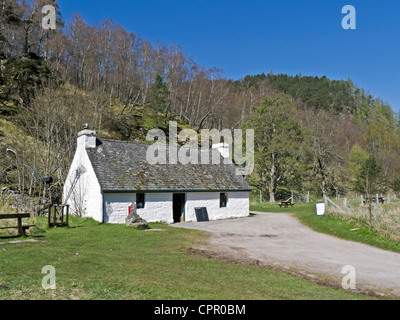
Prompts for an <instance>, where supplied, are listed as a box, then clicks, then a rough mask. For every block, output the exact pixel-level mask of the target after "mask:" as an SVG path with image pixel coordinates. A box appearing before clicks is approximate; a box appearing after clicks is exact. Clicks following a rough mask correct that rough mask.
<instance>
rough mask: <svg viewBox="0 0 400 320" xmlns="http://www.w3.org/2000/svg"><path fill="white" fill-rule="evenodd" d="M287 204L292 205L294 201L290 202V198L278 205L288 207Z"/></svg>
mask: <svg viewBox="0 0 400 320" xmlns="http://www.w3.org/2000/svg"><path fill="white" fill-rule="evenodd" d="M289 206H292V207H293V206H294V203H292V200H287V201H281V203H280V204H279V207H281V208H282V207H285V208H287V207H289Z"/></svg>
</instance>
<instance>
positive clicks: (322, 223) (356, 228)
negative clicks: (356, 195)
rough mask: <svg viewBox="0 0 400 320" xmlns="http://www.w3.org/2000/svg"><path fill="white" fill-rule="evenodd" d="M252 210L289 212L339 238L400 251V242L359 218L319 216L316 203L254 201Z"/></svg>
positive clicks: (311, 225) (333, 215)
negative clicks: (283, 204)
mask: <svg viewBox="0 0 400 320" xmlns="http://www.w3.org/2000/svg"><path fill="white" fill-rule="evenodd" d="M251 210H253V211H261V212H288V213H291V214H293V215H294V216H295V217H297V218H298V219H299V220H300V221H301V222H302V223H303V224H305V225H306V226H308V227H310V228H311V229H313V230H315V231H318V232H321V233H326V234H330V235H333V236H336V237H338V238H342V239H346V240H351V241H356V242H361V243H365V244H368V245H371V246H375V247H378V248H381V249H385V250H391V251H394V252H400V244H399V243H398V242H397V241H392V240H389V239H388V238H387V237H384V236H382V235H380V234H379V233H378V232H376V231H374V229H373V228H371V227H370V226H368V225H366V224H361V223H359V221H357V220H355V219H354V220H350V219H346V218H345V217H339V216H338V215H337V214H336V213H334V214H325V215H324V216H317V215H316V209H315V203H296V204H295V206H294V207H289V208H280V207H279V206H278V205H277V204H271V203H267V202H264V203H261V204H260V203H259V202H253V203H252V204H251Z"/></svg>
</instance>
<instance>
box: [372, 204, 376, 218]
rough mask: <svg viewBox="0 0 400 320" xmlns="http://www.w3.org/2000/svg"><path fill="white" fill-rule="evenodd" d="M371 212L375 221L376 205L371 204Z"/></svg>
mask: <svg viewBox="0 0 400 320" xmlns="http://www.w3.org/2000/svg"><path fill="white" fill-rule="evenodd" d="M372 212H373V213H374V221H376V206H375V204H374V205H372Z"/></svg>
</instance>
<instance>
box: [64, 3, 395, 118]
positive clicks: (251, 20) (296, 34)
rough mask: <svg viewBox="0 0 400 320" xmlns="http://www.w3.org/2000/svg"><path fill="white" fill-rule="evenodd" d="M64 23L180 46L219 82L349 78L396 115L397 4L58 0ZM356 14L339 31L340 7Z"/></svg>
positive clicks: (340, 20)
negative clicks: (351, 26) (78, 20)
mask: <svg viewBox="0 0 400 320" xmlns="http://www.w3.org/2000/svg"><path fill="white" fill-rule="evenodd" d="M58 3H59V5H60V9H61V13H62V15H63V17H64V19H65V20H66V21H68V20H69V19H70V17H71V14H72V13H80V14H81V15H82V17H83V18H84V19H85V20H86V21H87V23H89V24H94V23H96V22H101V21H103V20H105V19H109V18H110V19H112V20H114V21H115V22H116V23H119V24H120V25H122V26H123V27H124V28H125V29H126V30H128V31H130V32H134V33H137V34H140V35H141V36H142V37H143V38H144V39H146V40H149V41H151V42H155V41H156V40H161V41H163V42H164V43H166V44H172V43H174V42H175V43H177V44H179V45H181V46H182V47H183V49H184V51H185V52H186V54H188V55H190V56H193V58H194V60H195V61H196V62H197V63H198V64H200V65H203V66H205V67H210V68H211V67H214V66H215V67H218V68H220V69H222V70H223V71H224V76H225V77H227V78H232V79H239V78H241V77H244V76H245V75H248V74H258V73H262V72H264V73H268V72H270V71H271V70H273V72H274V73H275V74H277V73H287V74H290V75H296V74H299V73H301V74H302V75H311V76H323V75H326V76H327V77H328V78H330V79H332V80H339V79H348V78H351V79H352V80H353V81H354V82H355V84H356V85H358V86H359V87H362V88H364V89H366V90H369V91H370V93H371V94H372V95H373V96H375V97H380V98H382V99H383V100H384V101H387V102H388V103H389V104H390V105H391V106H392V108H393V109H394V110H395V111H400V18H399V17H400V1H398V0H379V1H378V0H348V1H341V0H257V1H256V0H254V1H252V0H247V1H245V0H229V1H228V0H113V1H109V0H108V1H106V0H79V1H78V0H58ZM345 5H353V6H354V7H355V9H356V18H357V20H356V21H357V25H356V27H357V29H356V30H344V29H343V28H342V25H341V22H342V19H343V17H344V16H345V15H344V14H342V7H343V6H345Z"/></svg>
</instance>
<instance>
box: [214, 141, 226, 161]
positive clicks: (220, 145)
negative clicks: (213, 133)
mask: <svg viewBox="0 0 400 320" xmlns="http://www.w3.org/2000/svg"><path fill="white" fill-rule="evenodd" d="M212 148H213V149H217V150H218V151H219V153H220V154H221V156H222V157H223V158H225V159H226V158H229V144H227V143H217V144H213V145H212Z"/></svg>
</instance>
